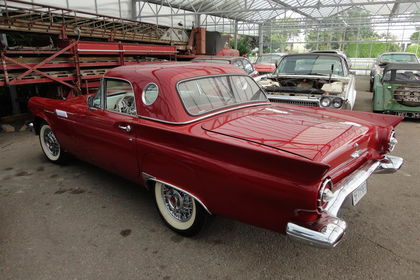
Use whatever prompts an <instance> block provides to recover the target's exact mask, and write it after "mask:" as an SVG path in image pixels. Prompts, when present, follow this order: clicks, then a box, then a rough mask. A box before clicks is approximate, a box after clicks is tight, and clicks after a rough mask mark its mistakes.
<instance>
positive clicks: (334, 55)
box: [284, 53, 343, 58]
mask: <svg viewBox="0 0 420 280" xmlns="http://www.w3.org/2000/svg"><path fill="white" fill-rule="evenodd" d="M289 56H333V57H338V58H342V57H343V56H342V55H340V54H337V53H295V54H287V55H285V56H284V57H289Z"/></svg>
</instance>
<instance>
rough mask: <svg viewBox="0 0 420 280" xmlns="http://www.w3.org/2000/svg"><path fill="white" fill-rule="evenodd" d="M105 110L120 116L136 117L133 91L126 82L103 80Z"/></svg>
mask: <svg viewBox="0 0 420 280" xmlns="http://www.w3.org/2000/svg"><path fill="white" fill-rule="evenodd" d="M104 89H105V99H106V102H105V103H106V110H108V111H114V112H118V113H122V114H129V115H136V102H135V100H134V91H133V88H132V87H131V84H130V83H129V82H128V81H124V80H119V79H105V82H104Z"/></svg>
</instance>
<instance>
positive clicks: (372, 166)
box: [286, 155, 404, 248]
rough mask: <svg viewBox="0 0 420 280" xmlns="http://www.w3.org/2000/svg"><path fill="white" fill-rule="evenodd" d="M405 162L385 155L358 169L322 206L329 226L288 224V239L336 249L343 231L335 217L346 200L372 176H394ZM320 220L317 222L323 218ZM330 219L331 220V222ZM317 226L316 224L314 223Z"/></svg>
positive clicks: (341, 221)
mask: <svg viewBox="0 0 420 280" xmlns="http://www.w3.org/2000/svg"><path fill="white" fill-rule="evenodd" d="M403 162H404V160H403V159H402V158H400V157H396V156H391V155H385V156H384V158H383V159H381V160H376V161H372V160H370V161H368V162H366V163H364V164H363V165H362V166H361V167H360V168H359V169H357V170H356V171H354V172H353V173H351V174H350V175H349V176H347V177H346V178H344V179H343V180H341V181H340V182H339V183H337V184H336V189H337V190H336V191H335V192H334V193H333V194H332V196H330V197H331V199H330V200H329V202H328V204H327V205H326V206H325V207H324V214H323V215H325V216H323V217H324V218H325V217H326V218H328V221H329V222H328V223H327V224H326V225H325V226H324V227H322V228H320V227H313V229H312V228H311V227H312V226H313V225H298V224H295V223H291V222H289V223H288V224H287V227H286V233H287V234H288V235H290V236H291V237H293V238H295V239H297V240H300V241H304V242H306V243H309V244H311V245H317V246H321V247H326V248H331V247H335V246H336V245H337V244H338V242H340V240H341V238H342V237H343V235H344V233H345V230H346V227H347V226H346V223H345V221H343V220H341V219H340V218H338V217H337V214H338V212H339V211H340V208H341V206H342V205H343V203H344V202H345V200H346V199H347V198H348V197H349V196H350V195H351V194H352V193H353V192H354V191H355V190H356V189H357V188H358V187H359V186H360V185H361V184H363V183H364V182H365V181H366V180H367V179H368V178H369V177H370V176H371V175H372V174H373V173H393V172H396V171H397V170H398V169H400V168H401V166H402V164H403ZM323 217H321V218H320V219H322V218H323ZM331 220H332V221H331ZM315 224H316V222H315Z"/></svg>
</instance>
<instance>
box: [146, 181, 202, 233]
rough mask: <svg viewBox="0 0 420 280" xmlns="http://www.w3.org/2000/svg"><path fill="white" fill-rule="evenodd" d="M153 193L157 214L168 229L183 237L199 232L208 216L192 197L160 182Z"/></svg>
mask: <svg viewBox="0 0 420 280" xmlns="http://www.w3.org/2000/svg"><path fill="white" fill-rule="evenodd" d="M154 192H155V202H156V207H157V209H158V210H159V214H160V216H161V218H162V219H163V221H164V222H165V224H166V225H167V226H168V227H169V228H170V229H172V230H173V231H175V232H177V233H179V234H181V235H184V236H192V235H195V234H197V233H198V232H199V231H200V229H201V228H202V226H203V225H204V222H205V220H206V217H207V215H208V214H207V213H206V211H205V210H204V209H203V207H202V206H201V205H200V204H199V203H197V201H196V200H195V198H194V197H192V196H191V195H189V194H188V193H186V192H184V191H182V190H179V189H177V188H173V187H171V186H168V185H166V184H163V183H160V182H156V184H155V190H154Z"/></svg>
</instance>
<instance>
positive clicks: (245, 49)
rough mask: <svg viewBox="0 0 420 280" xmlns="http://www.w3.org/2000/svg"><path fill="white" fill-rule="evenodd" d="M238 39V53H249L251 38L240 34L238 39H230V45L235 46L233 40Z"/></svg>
mask: <svg viewBox="0 0 420 280" xmlns="http://www.w3.org/2000/svg"><path fill="white" fill-rule="evenodd" d="M236 40H238V51H239V54H240V55H249V54H250V53H251V40H250V39H249V38H248V37H246V36H241V37H240V38H239V39H237V38H234V39H233V40H230V47H231V48H232V49H233V48H235V41H236Z"/></svg>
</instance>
